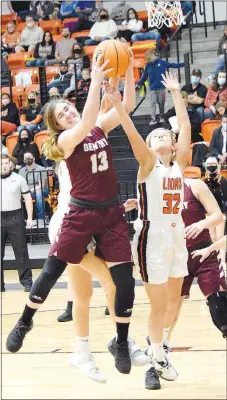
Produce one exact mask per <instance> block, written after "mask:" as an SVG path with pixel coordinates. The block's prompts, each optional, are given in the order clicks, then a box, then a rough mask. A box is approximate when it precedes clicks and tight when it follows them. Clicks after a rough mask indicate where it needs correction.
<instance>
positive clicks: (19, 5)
mask: <svg viewBox="0 0 227 400" xmlns="http://www.w3.org/2000/svg"><path fill="white" fill-rule="evenodd" d="M11 3H12V6H13V9H14V12H15V13H17V16H18V17H20V20H21V21H22V22H24V21H25V17H26V15H29V14H30V13H31V11H30V5H31V1H18V0H16V1H11Z"/></svg>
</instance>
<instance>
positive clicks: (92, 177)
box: [66, 127, 118, 201]
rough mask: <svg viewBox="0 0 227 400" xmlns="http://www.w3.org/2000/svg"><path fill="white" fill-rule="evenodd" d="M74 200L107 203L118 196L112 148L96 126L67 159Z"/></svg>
mask: <svg viewBox="0 0 227 400" xmlns="http://www.w3.org/2000/svg"><path fill="white" fill-rule="evenodd" d="M66 164H67V167H68V171H69V175H70V180H71V183H72V189H71V192H70V195H71V196H72V197H74V198H75V199H79V200H87V201H106V200H110V199H112V198H114V197H116V196H117V195H118V185H117V178H116V172H115V169H114V167H113V157H112V148H111V146H110V144H109V142H108V140H107V138H106V136H105V135H104V133H103V131H102V130H101V129H100V128H98V127H95V128H94V129H93V130H92V131H91V133H90V134H88V135H87V136H86V138H85V139H84V140H83V141H82V142H81V143H80V144H79V145H78V146H76V148H75V150H74V152H73V153H72V154H71V156H70V157H68V158H67V159H66Z"/></svg>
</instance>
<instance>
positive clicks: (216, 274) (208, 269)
mask: <svg viewBox="0 0 227 400" xmlns="http://www.w3.org/2000/svg"><path fill="white" fill-rule="evenodd" d="M203 247H204V246H203ZM192 251H193V250H189V251H188V273H189V274H188V275H187V276H186V277H185V278H184V282H183V286H182V291H181V295H182V296H189V294H190V288H191V286H192V283H193V280H194V278H197V279H198V285H199V287H200V290H201V292H202V293H203V295H204V296H205V297H207V296H209V295H210V294H213V293H216V292H219V290H220V287H222V288H223V289H224V290H227V286H226V279H225V273H224V269H223V266H222V265H221V261H219V260H218V252H216V251H214V252H213V253H211V254H210V255H209V257H207V258H206V259H205V260H204V261H203V262H202V263H200V262H199V259H200V257H196V258H194V259H193V258H192V256H191V253H192Z"/></svg>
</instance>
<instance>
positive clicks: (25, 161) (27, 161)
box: [24, 158, 33, 165]
mask: <svg viewBox="0 0 227 400" xmlns="http://www.w3.org/2000/svg"><path fill="white" fill-rule="evenodd" d="M24 163H25V164H26V165H32V164H33V159H32V158H26V160H24Z"/></svg>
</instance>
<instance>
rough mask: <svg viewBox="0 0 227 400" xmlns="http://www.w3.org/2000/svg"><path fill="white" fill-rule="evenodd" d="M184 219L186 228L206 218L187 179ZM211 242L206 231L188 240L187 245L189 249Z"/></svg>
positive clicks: (203, 209) (185, 184)
mask: <svg viewBox="0 0 227 400" xmlns="http://www.w3.org/2000/svg"><path fill="white" fill-rule="evenodd" d="M182 218H183V221H184V224H185V227H187V226H189V225H192V224H194V223H195V222H199V221H201V220H203V219H205V218H206V210H205V208H204V207H203V205H202V204H201V203H200V201H199V200H198V199H197V198H196V197H195V196H194V194H193V193H192V189H191V187H190V184H189V182H188V181H187V179H185V180H184V207H183V210H182ZM209 241H211V238H210V233H209V230H208V229H204V230H203V231H202V232H201V233H200V234H199V236H198V237H197V238H196V239H187V240H186V245H187V248H191V247H192V248H193V247H195V246H197V245H199V244H200V243H203V242H209Z"/></svg>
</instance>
